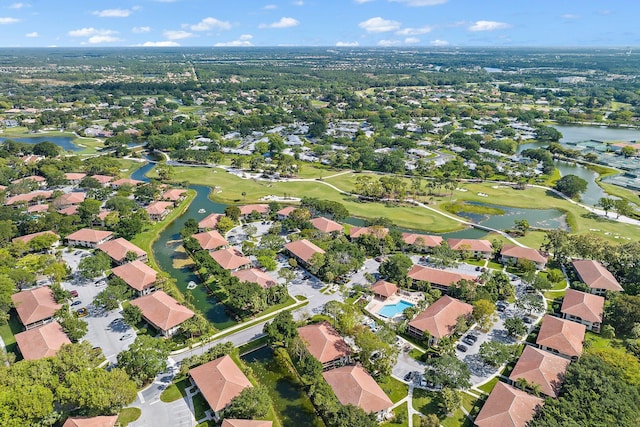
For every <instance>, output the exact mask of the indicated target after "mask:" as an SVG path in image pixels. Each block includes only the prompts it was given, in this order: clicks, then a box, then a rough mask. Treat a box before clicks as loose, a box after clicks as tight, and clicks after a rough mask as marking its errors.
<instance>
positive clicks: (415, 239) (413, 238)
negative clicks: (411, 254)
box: [402, 233, 442, 248]
mask: <svg viewBox="0 0 640 427" xmlns="http://www.w3.org/2000/svg"><path fill="white" fill-rule="evenodd" d="M420 239H422V241H420ZM402 241H404V242H405V243H406V244H407V245H418V244H420V245H421V246H425V247H428V248H435V247H436V246H440V244H441V243H442V237H440V236H429V235H427V234H415V233H402Z"/></svg>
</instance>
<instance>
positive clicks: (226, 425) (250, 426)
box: [63, 418, 273, 427]
mask: <svg viewBox="0 0 640 427" xmlns="http://www.w3.org/2000/svg"><path fill="white" fill-rule="evenodd" d="M271 426H273V422H271V421H263V420H232V419H230V418H225V419H224V421H222V425H221V426H220V427H271ZM63 427H64V426H63Z"/></svg>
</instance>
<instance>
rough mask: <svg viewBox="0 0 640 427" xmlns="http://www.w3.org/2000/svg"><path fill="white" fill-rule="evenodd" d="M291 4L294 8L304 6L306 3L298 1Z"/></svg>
mask: <svg viewBox="0 0 640 427" xmlns="http://www.w3.org/2000/svg"><path fill="white" fill-rule="evenodd" d="M291 4H292V5H294V6H304V1H302V0H296V1H294V2H291Z"/></svg>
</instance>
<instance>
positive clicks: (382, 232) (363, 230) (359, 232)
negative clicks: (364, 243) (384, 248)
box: [349, 226, 389, 239]
mask: <svg viewBox="0 0 640 427" xmlns="http://www.w3.org/2000/svg"><path fill="white" fill-rule="evenodd" d="M365 234H371V235H373V236H375V237H377V238H378V239H382V238H383V237H385V236H386V235H387V234H389V229H388V228H385V227H378V226H374V227H355V226H353V227H351V228H350V229H349V237H350V238H352V239H357V238H358V237H360V236H364V235H365Z"/></svg>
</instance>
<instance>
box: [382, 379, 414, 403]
mask: <svg viewBox="0 0 640 427" xmlns="http://www.w3.org/2000/svg"><path fill="white" fill-rule="evenodd" d="M378 384H379V385H380V388H382V390H384V392H385V393H386V394H387V396H389V399H391V401H392V402H393V403H396V402H397V401H399V400H401V399H404V398H405V397H406V396H407V393H409V386H408V385H406V384H405V383H403V382H401V381H398V380H397V379H395V378H393V377H391V376H389V377H388V378H387V379H386V380H384V381H381V382H378Z"/></svg>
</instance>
